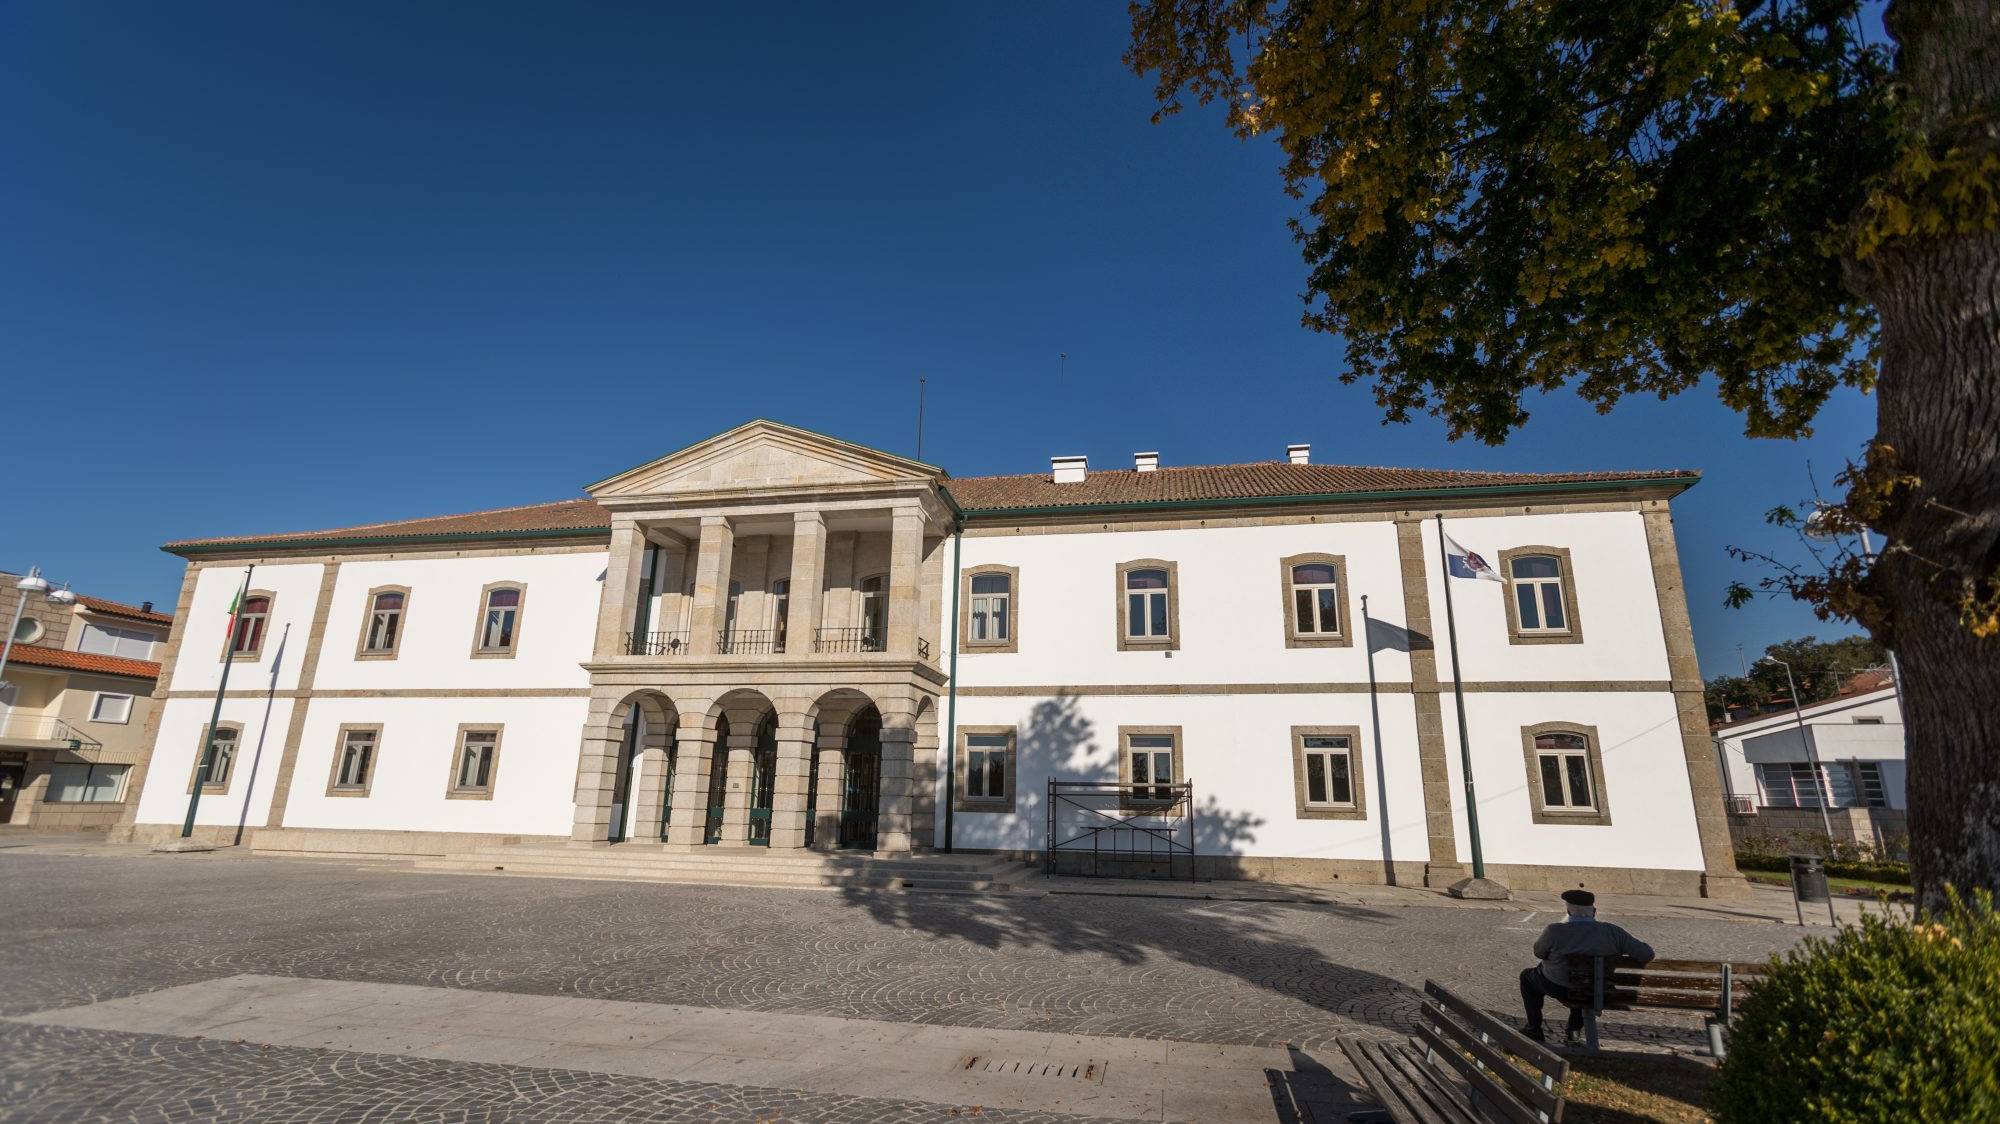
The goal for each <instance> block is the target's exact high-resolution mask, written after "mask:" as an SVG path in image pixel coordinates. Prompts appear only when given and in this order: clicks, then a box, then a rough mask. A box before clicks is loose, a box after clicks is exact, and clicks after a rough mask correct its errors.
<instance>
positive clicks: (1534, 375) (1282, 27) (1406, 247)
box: [1126, 0, 1985, 443]
mask: <svg viewBox="0 0 2000 1124" xmlns="http://www.w3.org/2000/svg"><path fill="white" fill-rule="evenodd" d="M1858 9H1859V4H1858V2H1855V0H1849V2H1813V0H1790V2H1787V0H1770V2H1762V3H1758V2H1750V3H1737V2H1727V0H1648V2H1643V3H1631V4H1600V3H1577V2H1564V0H1529V2H1526V3H1520V2H1514V0H1461V2H1457V3H1450V4H1441V3H1406V4H1377V3H1362V2H1358V0H1148V2H1141V3H1134V4H1133V5H1132V27H1133V42H1132V47H1131V49H1130V50H1129V51H1128V52H1127V54H1126V63H1127V65H1129V66H1130V67H1132V69H1134V70H1135V71H1137V72H1139V73H1142V74H1145V73H1153V74H1155V75H1156V76H1157V81H1156V94H1157V96H1158V98H1159V100H1160V104H1161V106H1162V108H1161V111H1160V113H1161V115H1166V114H1171V113H1174V112H1176V111H1178V110H1179V109H1180V108H1181V107H1182V105H1183V99H1184V98H1186V97H1192V98H1193V99H1194V100H1196V101H1198V102H1202V103H1207V102H1210V101H1221V102H1222V103H1223V104H1224V106H1225V107H1226V110H1227V114H1228V120H1229V123H1230V124H1231V125H1232V126H1233V127H1234V128H1235V129H1236V130H1237V132H1238V133H1239V134H1241V135H1244V136H1252V135H1260V134H1270V135H1274V136H1275V137H1276V138H1277V140H1278V142H1279V145H1280V146H1281V148H1282V149H1283V152H1284V155H1285V164H1284V169H1283V174H1284V178H1285V183H1286V186H1287V188H1288V189H1289V190H1290V191H1291V192H1292V193H1293V194H1294V195H1297V196H1300V197H1301V198H1304V199H1305V200H1306V204H1305V209H1304V213H1303V216H1302V217H1301V218H1300V219H1298V220H1297V221H1296V222H1295V223H1294V224H1293V229H1294V233H1295V234H1296V236H1297V238H1298V240H1299V242H1300V245H1301V247H1302V248H1303V253H1304V256H1305V259H1306V261H1307V263H1308V265H1309V267H1310V274H1309V282H1308V293H1307V299H1308V308H1307V310H1306V313H1305V318H1304V319H1305V323H1306V324H1307V325H1308V326H1309V327H1312V328H1315V329H1318V330H1321V331H1326V332H1333V333H1338V334H1339V335H1340V336H1342V337H1343V339H1344V340H1345V342H1346V345H1347V358H1348V364H1349V369H1348V371H1347V372H1346V373H1344V374H1343V375H1342V376H1341V377H1342V378H1343V379H1345V380H1346V381H1350V382H1353V381H1359V380H1366V381H1369V382H1372V384H1373V385H1374V388H1375V394H1376V399H1377V401H1378V402H1379V403H1380V404H1381V406H1382V407H1383V409H1384V410H1385V411H1386V413H1387V415H1388V417H1389V418H1390V419H1391V420H1395V421H1403V420H1407V419H1408V418H1409V417H1410V415H1411V414H1412V413H1413V412H1415V411H1419V410H1425V411H1429V412H1431V413H1433V414H1436V415H1438V416H1440V417H1442V418H1443V419H1444V420H1445V421H1446V423H1447V424H1448V425H1449V426H1450V430H1451V433H1452V435H1453V436H1454V437H1458V436H1464V435H1468V434H1469V435H1472V436H1476V437H1478V438H1480V439H1482V440H1484V441H1488V442H1492V443H1499V442H1501V441H1503V440H1505V439H1506V437H1507V435H1508V434H1509V432H1511V431H1512V430H1513V429H1514V428H1515V427H1517V426H1519V425H1520V424H1521V423H1522V422H1524V421H1525V420H1526V419H1527V412H1526V410H1525V409H1524V408H1523V406H1522V399H1523V397H1524V395H1525V394H1527V393H1528V392H1530V391H1535V390H1552V389H1555V388H1558V387H1561V386H1563V385H1564V384H1565V383H1567V382H1569V381H1570V380H1571V379H1573V378H1574V379H1578V380H1580V381H1578V383H1577V390H1578V392H1579V393H1581V394H1582V395H1583V397H1584V398H1586V399H1588V400H1589V401H1591V402H1593V403H1595V404H1597V406H1598V407H1599V408H1600V409H1609V408H1610V407H1611V406H1612V404H1614V403H1615V402H1616V401H1617V400H1618V399H1619V398H1620V397H1622V396H1623V395H1626V394H1632V393H1646V394H1653V395H1657V396H1660V397H1663V398H1664V397H1666V396H1667V395H1670V394H1674V393H1677V392H1679V391H1682V390H1686V389H1689V388H1691V387H1693V386H1694V385H1696V384H1697V383H1698V382H1700V381H1701V380H1702V379H1703V378H1705V377H1713V378H1714V379H1715V380H1716V384H1717V385H1718V386H1719V388H1720V391H1721V395H1722V398H1723V400H1724V401H1725V402H1727V403H1728V404H1729V405H1730V406H1731V407H1733V408H1735V409H1737V410H1739V411H1741V412H1743V413H1744V415H1745V416H1746V419H1747V428H1748V430H1749V432H1750V433H1752V434H1754V435H1759V436H1776V435H1794V434H1799V433H1803V432H1806V431H1807V430H1808V426H1809V423H1810V421H1811V419H1812V417H1813V415H1814V413H1815V412H1816V411H1817V410H1818V409H1819V407H1820V405H1821V404H1822V403H1823V402H1824V401H1825V400H1826V398H1827V396H1828V395H1829V394H1830V393H1832V391H1833V390H1834V389H1835V388H1837V387H1839V386H1842V385H1849V386H1868V385H1870V383H1871V380H1872V372H1873V366H1874V362H1873V361H1874V347H1875V335H1876V320H1875V316H1874V313H1873V312H1872V310H1871V309H1870V307H1869V306H1868V305H1867V304H1866V302H1864V301H1862V300H1861V299H1860V298H1858V297H1856V296H1855V295H1853V294H1852V293H1851V292H1850V291H1849V290H1848V288H1847V287H1846V284H1845V279H1844V277H1843V274H1842V268H1841V259H1842V257H1843V255H1844V254H1851V253H1853V252H1854V251H1855V249H1856V244H1857V239H1858V238H1859V235H1858V234H1857V232H1856V231H1855V229H1854V227H1853V224H1854V222H1855V219H1856V216H1857V215H1859V214H1860V213H1861V212H1862V210H1863V208H1864V206H1869V205H1874V206H1875V210H1874V211H1872V212H1870V213H1871V214H1875V215H1877V216H1878V217H1880V220H1881V221H1878V222H1876V223H1875V224H1874V225H1873V226H1871V227H1870V229H1871V230H1877V228H1879V231H1878V233H1879V235H1880V237H1881V238H1889V237H1895V236H1898V235H1897V232H1898V231H1901V230H1902V229H1903V227H1901V226H1897V225H1896V223H1898V222H1901V221H1902V220H1901V219H1900V218H1899V217H1896V215H1895V214H1894V212H1895V206H1894V199H1895V197H1894V196H1893V194H1890V195H1884V194H1882V193H1881V192H1880V191H1878V190H1877V187H1878V186H1879V183H1878V181H1883V180H1885V179H1886V178H1887V177H1889V176H1890V175H1891V172H1892V170H1893V169H1894V168H1896V167H1898V166H1899V165H1898V164H1897V160H1898V154H1899V153H1901V152H1903V151H1905V149H1906V148H1907V145H1906V144H1905V143H1904V136H1905V134H1904V132H1903V131H1902V130H1901V128H1900V127H1899V125H1898V124H1897V114H1896V111H1895V109H1896V107H1895V102H1894V100H1893V97H1892V92H1893V91H1892V88H1891V83H1890V81H1889V78H1890V58H1889V55H1888V52H1887V50H1886V48H1885V47H1883V46H1882V45H1880V44H1870V43H1869V42H1867V41H1866V40H1865V39H1864V38H1863V37H1862V35H1861V32H1860V22H1859V20H1858V18H1857V12H1858ZM1980 198H1982V199H1983V198H1985V196H1981V197H1980ZM1912 229H1915V228H1912ZM1878 240H1879V239H1878Z"/></svg>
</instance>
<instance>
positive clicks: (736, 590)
mask: <svg viewBox="0 0 2000 1124" xmlns="http://www.w3.org/2000/svg"><path fill="white" fill-rule="evenodd" d="M742 604H743V583H742V582H730V583H729V601H728V603H727V604H725V605H724V606H723V608H722V632H723V634H724V635H725V636H727V635H733V634H734V633H735V632H736V610H737V609H738V608H740V607H741V606H742Z"/></svg>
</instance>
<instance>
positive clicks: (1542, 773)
mask: <svg viewBox="0 0 2000 1124" xmlns="http://www.w3.org/2000/svg"><path fill="white" fill-rule="evenodd" d="M1521 745H1522V750H1523V752H1524V753H1525V754H1526V759H1527V760H1526V763H1527V770H1528V797H1529V801H1530V803H1531V805H1532V811H1533V818H1534V821H1535V822H1536V823H1541V824H1595V825H1599V826H1609V825H1610V823H1611V809H1610V806H1609V804H1608V803H1607V801H1606V798H1605V790H1604V757H1603V754H1602V751H1601V750H1600V749H1599V743H1598V738H1597V727H1595V726H1585V725H1581V724H1577V723H1568V722H1544V723H1542V724H1540V725H1537V726H1529V727H1527V728H1525V729H1523V730H1522V731H1521Z"/></svg>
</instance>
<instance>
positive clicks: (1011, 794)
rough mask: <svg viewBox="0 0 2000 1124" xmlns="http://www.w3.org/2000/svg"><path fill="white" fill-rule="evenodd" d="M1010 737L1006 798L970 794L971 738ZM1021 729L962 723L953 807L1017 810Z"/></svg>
mask: <svg viewBox="0 0 2000 1124" xmlns="http://www.w3.org/2000/svg"><path fill="white" fill-rule="evenodd" d="M1001 735H1005V736H1006V738H1007V749H1006V773H1007V795H1006V796H1004V797H987V796H981V797H971V796H967V795H966V788H965V778H966V773H967V770H968V768H969V767H970V763H971V760H972V759H971V756H970V751H971V740H972V738H973V737H974V736H985V737H997V736H1001ZM1018 737H1019V731H1018V730H1017V729H1016V728H1015V727H1013V726H960V727H959V728H958V760H957V761H955V762H954V763H953V765H954V770H953V771H954V772H955V773H956V776H955V777H954V778H953V788H952V802H951V803H952V810H953V811H955V812H1004V813H1007V814H1010V815H1011V814H1012V813H1013V811H1014V801H1015V793H1016V791H1017V787H1016V783H1015V767H1016V765H1017V764H1018V763H1019V761H1020V753H1019V748H1018V747H1019V742H1018V740H1017V739H1018Z"/></svg>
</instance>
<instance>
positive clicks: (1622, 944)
mask: <svg viewBox="0 0 2000 1124" xmlns="http://www.w3.org/2000/svg"><path fill="white" fill-rule="evenodd" d="M1535 955H1536V956H1538V957H1540V958H1541V961H1542V975H1543V976H1544V977H1546V978H1547V979H1548V981H1549V982H1550V983H1552V984H1555V985H1556V986H1558V987H1566V986H1568V985H1569V958H1570V957H1572V956H1578V955H1585V956H1629V957H1631V958H1632V959H1634V960H1651V959H1652V958H1653V946H1652V945H1649V944H1647V943H1646V942H1645V941H1642V940H1640V939H1639V938H1637V937H1635V936H1633V935H1632V934H1630V933H1628V932H1626V931H1625V930H1623V929H1621V928H1619V927H1618V926H1616V925H1613V924H1611V923H1610V922H1608V921H1597V920H1590V921H1558V922H1556V923H1555V924H1553V925H1551V926H1549V927H1548V928H1546V929H1543V930H1542V935H1541V936H1539V937H1537V938H1535Z"/></svg>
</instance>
